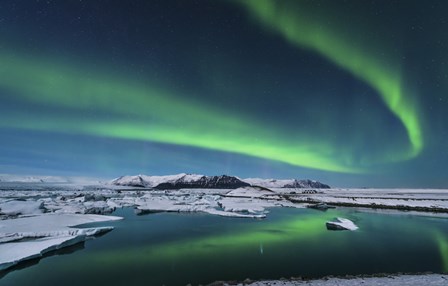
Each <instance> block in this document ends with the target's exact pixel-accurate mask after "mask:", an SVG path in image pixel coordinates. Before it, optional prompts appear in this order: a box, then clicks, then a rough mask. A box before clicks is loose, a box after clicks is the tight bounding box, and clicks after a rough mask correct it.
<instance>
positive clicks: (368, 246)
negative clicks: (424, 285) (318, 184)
mask: <svg viewBox="0 0 448 286" xmlns="http://www.w3.org/2000/svg"><path fill="white" fill-rule="evenodd" d="M114 215H118V216H123V217H124V218H125V219H124V220H121V221H114V222H107V223H95V224H88V225H83V227H92V226H99V225H103V224H107V225H111V226H114V227H115V229H114V231H112V232H111V233H109V234H107V235H104V236H102V237H101V238H98V239H94V240H90V241H87V242H86V243H84V244H83V245H76V246H74V247H71V248H67V249H64V250H62V252H57V253H55V255H51V256H48V257H45V258H44V259H41V260H38V261H32V262H28V263H25V264H22V265H21V266H20V269H19V268H16V269H12V270H10V271H7V272H4V273H2V274H1V275H2V278H0V284H1V285H59V284H61V283H63V284H64V285H126V284H127V285H140V284H141V285H186V284H188V283H191V284H193V285H197V284H208V283H211V282H214V281H216V280H226V281H227V280H239V281H242V280H244V279H246V278H251V279H279V278H281V277H286V278H289V277H298V276H302V277H308V278H316V277H323V276H327V275H359V274H376V273H397V272H403V273H421V272H426V271H430V272H436V273H446V272H447V271H448V224H447V219H446V218H441V217H432V216H420V215H415V214H410V213H406V212H393V213H387V214H385V213H381V212H372V211H369V212H365V211H363V210H359V209H344V208H339V209H332V210H328V211H326V212H322V211H318V210H311V209H291V208H277V209H271V213H270V215H269V217H268V218H267V219H264V220H255V219H241V218H226V217H218V216H212V215H208V214H200V213H192V214H178V213H154V214H148V215H141V216H137V215H135V214H134V211H133V209H131V208H124V209H119V210H117V211H116V212H115V213H114ZM335 217H345V218H348V219H350V220H352V221H354V222H355V223H356V224H357V225H358V226H359V230H356V231H328V230H327V229H326V227H325V222H326V221H328V220H331V219H333V218H335ZM67 253H69V254H68V255H63V254H67ZM36 262H37V263H36ZM33 263H35V264H34V265H31V264H33ZM28 266H29V267H28Z"/></svg>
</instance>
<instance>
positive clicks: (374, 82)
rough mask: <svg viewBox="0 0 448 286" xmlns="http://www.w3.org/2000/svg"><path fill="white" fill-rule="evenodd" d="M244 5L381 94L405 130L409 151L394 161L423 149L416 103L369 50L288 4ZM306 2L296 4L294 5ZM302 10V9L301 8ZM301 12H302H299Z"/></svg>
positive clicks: (264, 0)
mask: <svg viewBox="0 0 448 286" xmlns="http://www.w3.org/2000/svg"><path fill="white" fill-rule="evenodd" d="M235 2H236V3H239V4H241V5H242V6H245V7H246V8H247V9H248V11H249V13H250V14H251V15H252V16H253V17H254V18H255V19H257V20H258V22H259V23H261V24H262V25H263V26H265V27H267V28H268V29H270V30H272V31H274V32H276V33H278V34H280V35H281V36H283V37H284V38H285V39H286V40H287V41H289V42H290V43H292V44H294V45H296V46H298V47H300V48H305V49H309V50H311V51H314V52H316V53H318V54H320V55H321V56H323V57H325V58H327V59H328V60H329V61H331V62H333V63H334V64H335V65H337V66H339V67H340V68H342V69H344V70H346V71H348V72H350V73H351V74H352V75H353V76H355V77H357V78H359V79H361V80H362V81H364V82H365V83H367V84H368V85H370V86H371V87H372V88H373V89H374V90H376V91H377V92H378V94H379V95H380V96H381V98H382V100H383V101H384V103H385V105H386V106H387V107H388V108H389V110H390V111H391V112H392V113H393V114H394V115H395V116H396V117H397V118H398V119H399V120H400V121H401V123H402V124H403V126H404V128H405V129H406V132H407V135H408V138H409V141H410V148H409V149H408V150H406V148H403V150H404V151H403V153H402V154H398V153H397V154H391V157H392V156H393V157H394V158H389V159H392V161H400V160H405V159H409V158H412V157H415V156H417V155H418V154H419V153H420V152H421V151H422V149H423V145H424V142H423V135H422V127H421V122H420V119H419V116H418V111H417V106H416V103H415V102H413V101H412V98H410V96H409V94H408V96H407V97H406V96H405V94H404V91H403V86H402V82H401V77H400V74H399V73H395V72H392V71H391V70H389V69H387V68H386V67H384V66H382V65H380V64H379V63H380V60H378V59H375V58H372V56H371V55H369V54H367V53H366V52H365V50H366V49H360V48H357V47H356V46H355V45H353V44H352V41H353V40H352V39H344V38H342V37H341V35H338V33H337V32H336V31H334V29H332V27H329V26H325V23H316V22H315V21H313V20H311V19H310V18H307V17H305V15H302V14H304V13H302V14H299V13H298V11H299V9H291V8H297V7H289V6H288V5H284V6H282V5H281V4H287V3H288V2H286V1H283V2H282V1H274V0H244V1H235ZM300 3H303V2H300V1H294V4H300ZM299 8H302V7H300V6H299ZM300 11H301V10H300ZM327 25H328V24H327Z"/></svg>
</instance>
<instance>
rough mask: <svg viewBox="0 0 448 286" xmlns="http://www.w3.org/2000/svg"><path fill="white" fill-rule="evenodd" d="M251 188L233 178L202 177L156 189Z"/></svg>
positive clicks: (179, 181) (169, 183) (224, 176)
mask: <svg viewBox="0 0 448 286" xmlns="http://www.w3.org/2000/svg"><path fill="white" fill-rule="evenodd" d="M247 186H250V185H249V184H248V183H245V182H243V181H241V180H240V179H238V178H236V177H232V176H227V175H222V176H202V177H201V178H200V179H199V180H193V181H185V180H182V178H181V179H179V180H177V181H174V182H166V183H161V184H159V185H157V186H155V187H154V188H155V189H159V190H170V189H237V188H241V187H247Z"/></svg>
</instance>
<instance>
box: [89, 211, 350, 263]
mask: <svg viewBox="0 0 448 286" xmlns="http://www.w3.org/2000/svg"><path fill="white" fill-rule="evenodd" d="M337 215H338V212H336V211H332V212H329V213H324V212H322V213H320V212H316V213H311V215H309V214H300V215H296V216H295V217H294V218H292V219H287V220H280V221H278V222H268V223H255V224H253V225H249V226H247V229H245V230H243V231H238V232H231V233H224V234H219V235H211V236H208V237H200V238H193V239H185V240H182V239H181V240H180V241H174V242H168V243H162V244H158V245H156V246H154V245H146V246H136V247H134V246H129V247H124V248H120V249H117V250H112V251H110V250H108V251H105V252H102V253H99V254H98V255H96V256H95V257H94V258H93V259H96V260H98V262H100V263H102V264H109V265H113V264H120V265H123V264H124V263H125V264H135V263H150V262H156V261H158V262H160V261H161V260H173V259H176V260H179V259H189V258H191V257H192V256H194V257H196V258H197V257H200V256H202V257H204V256H209V255H213V256H219V255H226V256H227V255H234V254H235V253H240V252H241V251H242V250H247V249H254V248H257V250H258V251H259V252H260V254H263V252H264V249H265V248H267V247H270V248H275V247H284V244H285V243H288V242H294V243H298V242H305V241H308V242H310V243H311V241H312V240H313V239H317V238H318V237H319V236H321V235H322V234H323V233H324V232H327V230H326V227H325V222H326V221H328V220H330V219H332V218H334V217H335V216H337ZM339 242H343V240H340V241H339ZM335 243H337V241H335Z"/></svg>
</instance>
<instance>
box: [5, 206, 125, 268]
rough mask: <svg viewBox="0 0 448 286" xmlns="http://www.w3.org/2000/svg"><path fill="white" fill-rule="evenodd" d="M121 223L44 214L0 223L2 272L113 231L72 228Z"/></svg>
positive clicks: (110, 218) (104, 219)
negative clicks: (92, 223) (86, 224)
mask: <svg viewBox="0 0 448 286" xmlns="http://www.w3.org/2000/svg"><path fill="white" fill-rule="evenodd" d="M117 219H121V218H120V217H113V216H99V215H77V214H42V215H37V216H33V217H23V218H17V219H9V220H3V221H0V270H5V269H7V268H10V267H12V266H14V265H16V264H18V263H19V262H21V261H25V260H29V259H33V258H36V257H41V256H42V255H43V254H44V253H46V252H49V251H52V250H56V249H60V248H63V247H66V246H70V245H73V244H76V243H79V242H82V241H85V240H86V239H87V238H89V237H91V236H94V235H98V234H100V233H104V232H108V231H110V230H112V229H113V228H112V227H96V228H86V229H82V228H71V226H75V225H79V224H85V223H91V222H102V221H110V220H117Z"/></svg>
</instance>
